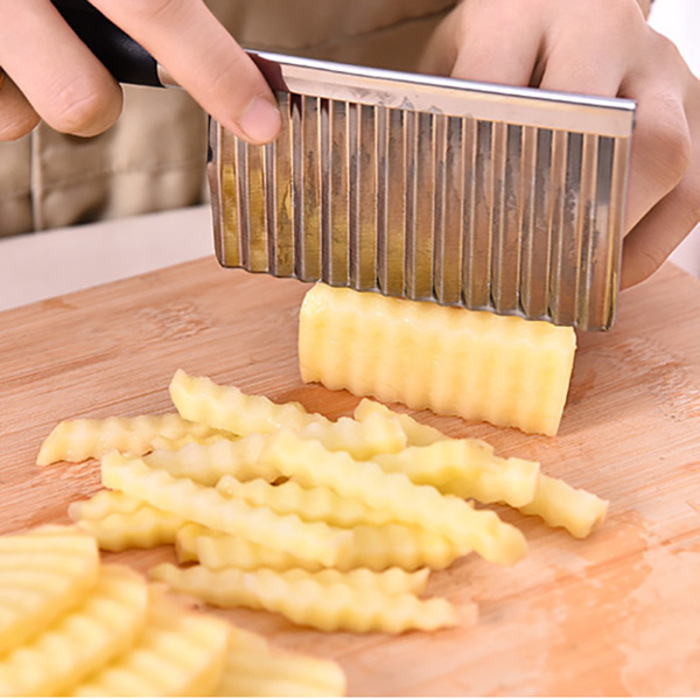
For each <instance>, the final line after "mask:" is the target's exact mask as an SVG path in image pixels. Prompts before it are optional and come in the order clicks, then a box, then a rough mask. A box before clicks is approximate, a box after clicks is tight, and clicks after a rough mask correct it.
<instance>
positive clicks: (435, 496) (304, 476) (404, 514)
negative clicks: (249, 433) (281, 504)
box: [260, 430, 527, 564]
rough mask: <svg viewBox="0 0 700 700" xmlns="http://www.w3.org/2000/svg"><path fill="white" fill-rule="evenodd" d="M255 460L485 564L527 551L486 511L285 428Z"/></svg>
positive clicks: (521, 541) (520, 537)
mask: <svg viewBox="0 0 700 700" xmlns="http://www.w3.org/2000/svg"><path fill="white" fill-rule="evenodd" d="M260 459H261V461H263V462H266V463H269V464H272V465H273V466H275V467H277V468H278V469H279V470H280V472H281V473H282V474H283V475H284V476H288V477H293V478H294V479H295V480H297V481H298V482H299V483H301V484H302V485H305V486H315V485H323V486H329V487H330V488H332V489H334V490H335V491H337V492H338V493H339V494H343V495H344V496H346V497H349V498H357V499H362V500H364V501H365V502H366V503H367V504H368V505H369V506H370V507H372V508H379V509H385V510H386V511H387V512H388V513H390V514H391V517H392V519H393V520H395V521H398V522H404V523H414V524H417V525H421V526H422V527H424V528H427V529H430V530H434V531H435V532H439V533H440V534H442V535H444V536H446V537H448V538H450V539H451V540H452V541H453V542H456V543H458V544H460V545H465V544H467V545H468V546H470V547H472V548H473V549H474V551H475V552H477V553H478V554H480V555H481V556H482V557H483V558H484V559H487V560H488V561H493V562H498V563H503V564H513V563H515V562H516V561H518V560H520V559H521V558H522V557H523V556H525V554H526V553H527V542H526V541H525V537H524V536H523V534H522V532H520V530H518V529H517V528H516V527H513V526H512V525H509V524H507V523H504V522H503V521H502V520H501V519H500V518H499V517H498V515H497V514H496V513H495V512H494V511H492V510H477V509H475V508H474V507H473V506H472V505H471V504H470V503H468V502H466V501H463V500H462V499H460V498H457V497H456V496H445V495H443V494H441V493H440V492H439V491H438V490H437V489H435V488H434V487H432V486H418V485H416V484H414V483H413V482H412V481H411V480H410V479H409V478H408V477H407V476H405V475H404V474H387V473H386V472H384V471H382V469H381V467H379V465H377V464H375V463H373V462H358V461H356V460H353V459H352V457H351V456H350V455H349V454H347V453H346V452H329V451H328V450H326V449H325V448H324V447H323V445H321V443H320V442H318V441H317V440H302V439H301V438H299V437H298V436H296V435H295V434H294V433H292V432H291V431H289V430H280V431H279V432H278V433H276V434H274V435H273V436H271V438H270V441H269V442H268V444H267V446H266V447H265V449H264V451H263V453H262V455H261V457H260Z"/></svg>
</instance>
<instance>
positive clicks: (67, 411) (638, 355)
mask: <svg viewBox="0 0 700 700" xmlns="http://www.w3.org/2000/svg"><path fill="white" fill-rule="evenodd" d="M306 288H307V287H306V286H305V285H302V284H300V283H297V282H294V281H290V280H275V279H273V278H271V277H266V276H254V275H250V274H248V273H245V272H241V271H231V270H222V269H220V268H219V267H218V266H217V264H216V262H215V261H214V260H213V259H204V260H198V261H195V262H192V263H186V264H183V265H179V266H177V267H173V268H169V269H166V270H162V271H158V272H155V273H151V274H147V275H144V276H141V277H136V278H132V279H128V280H125V281H121V282H116V283H111V284H108V285H105V286H102V287H97V288H93V289H89V290H86V291H82V292H78V293H75V294H71V295H67V296H64V297H60V298H55V299H50V300H47V301H44V302H41V303H37V304H33V305H30V306H26V307H23V308H20V309H16V310H12V311H7V312H4V313H2V314H0V406H1V407H2V422H1V423H0V482H1V483H0V507H1V508H2V520H1V522H0V532H2V533H6V532H11V531H15V530H20V529H22V528H27V527H30V526H33V525H37V524H40V523H47V522H67V517H66V509H67V506H68V504H69V503H70V502H71V501H72V500H75V499H78V498H82V497H86V496H89V495H90V494H92V493H93V492H94V491H95V490H97V488H99V474H98V466H97V464H96V463H94V462H91V463H88V464H85V465H65V464H61V465H56V466H53V467H49V468H43V469H42V468H38V467H36V466H34V460H35V457H36V454H37V451H38V449H39V446H40V444H41V441H42V440H43V439H44V438H45V437H46V435H47V434H48V433H49V431H50V430H51V428H52V427H53V426H54V425H55V424H56V423H57V422H58V421H59V420H61V419H64V418H69V417H78V416H86V417H87V416H90V417H106V416H110V415H135V414H139V413H147V412H163V411H167V410H172V408H171V405H170V402H169V398H168V392H167V386H168V383H169V381H170V378H171V376H172V374H173V372H174V371H175V370H176V369H177V368H178V367H182V368H183V369H185V370H186V371H187V372H189V373H192V374H206V375H209V376H211V377H212V378H213V379H214V380H215V381H218V382H224V383H232V384H236V385H238V386H239V387H240V388H242V389H243V390H245V391H248V392H257V393H264V394H266V395H268V396H270V397H271V398H272V399H274V400H276V401H287V400H290V399H294V400H299V401H301V402H302V403H303V404H304V405H305V406H306V407H307V408H308V409H310V410H314V411H320V412H322V413H324V414H326V415H327V416H329V417H331V418H335V417H337V416H340V415H343V414H346V413H349V412H350V411H351V410H352V409H353V408H354V406H355V405H356V403H357V401H358V399H357V398H356V397H353V396H351V395H350V394H347V393H345V392H330V391H327V390H325V389H323V388H322V387H319V386H304V385H303V384H302V383H301V380H300V378H299V374H298V370H297V354H296V342H297V317H298V311H299V305H300V302H301V299H302V296H303V294H304V292H305V290H306ZM415 415H416V416H417V417H418V418H419V419H420V420H423V421H425V422H428V423H430V424H432V425H435V426H437V427H439V428H441V429H442V430H444V431H445V432H447V433H448V434H450V435H453V436H476V437H481V438H485V439H487V440H489V441H490V442H491V443H492V444H494V446H495V447H496V449H497V451H498V452H499V453H501V454H503V455H507V456H510V455H517V456H521V457H525V458H528V459H535V460H539V461H540V462H541V464H542V468H543V470H544V471H546V472H547V473H549V474H551V475H553V476H558V477H562V478H565V479H567V480H568V481H569V482H570V483H572V484H574V485H576V486H581V487H585V488H587V489H589V490H591V491H593V492H595V493H597V494H598V495H599V496H601V497H604V498H607V499H609V500H610V503H611V506H610V514H609V517H608V519H607V520H606V522H605V523H604V524H603V525H602V526H600V527H599V529H598V530H597V531H596V532H595V534H594V535H593V536H591V537H590V538H589V539H587V540H584V541H578V540H575V539H573V538H571V537H570V536H568V535H567V534H566V533H565V532H563V531H558V530H557V531H554V530H550V529H548V528H547V527H546V526H544V525H543V524H542V523H541V522H540V521H538V520H537V519H535V518H526V517H524V516H520V515H517V514H513V513H511V512H507V511H505V510H504V511H502V515H503V517H504V518H506V519H508V520H509V521H510V522H512V523H514V524H517V525H518V526H520V527H522V529H523V531H524V532H525V534H526V536H527V538H528V540H529V543H530V552H529V555H528V556H527V558H526V559H525V560H524V561H522V562H520V563H518V564H517V565H516V566H514V567H510V568H506V567H501V566H497V565H494V564H488V563H486V562H484V561H481V560H480V559H479V558H477V557H476V556H470V557H466V558H463V559H461V560H460V561H458V562H457V563H456V564H455V565H453V566H452V567H451V568H450V569H448V570H446V571H443V572H438V573H434V574H433V575H432V576H431V583H430V590H431V592H434V593H436V594H440V595H444V596H446V597H447V598H449V600H451V601H452V602H453V603H454V604H455V606H457V608H458V610H460V611H461V612H462V615H463V618H464V619H463V620H462V623H461V624H460V625H459V626H458V627H457V628H456V629H452V630H446V631H441V632H437V633H434V634H425V633H409V634H404V635H401V636H398V637H391V636H387V635H379V634H370V635H356V634H344V633H335V634H323V633H318V632H314V631H310V630H307V629H301V628H298V627H295V626H294V625H292V624H291V623H288V622H287V621H285V620H284V619H283V618H281V617H279V616H277V615H273V614H268V613H264V612H254V611H246V610H237V611H232V612H227V613H221V614H224V615H226V616H229V617H230V618H232V619H234V620H236V621H237V622H239V623H240V624H242V625H244V626H247V627H249V628H251V629H255V630H258V631H262V632H264V633H265V634H267V635H268V637H269V638H270V640H271V641H272V642H274V643H277V644H280V645H283V646H285V647H289V648H296V649H300V650H305V651H308V652H314V653H317V654H319V655H322V656H329V657H333V658H336V659H337V660H338V661H339V662H340V663H341V664H342V666H343V667H344V669H345V670H346V672H347V675H348V679H349V693H350V694H353V695H374V696H383V695H462V696H464V695H679V694H691V695H692V694H698V693H700V283H698V282H697V281H696V280H694V279H692V278H691V277H689V276H687V275H685V274H684V273H682V272H680V271H679V270H678V269H676V268H674V267H672V266H670V265H667V266H666V267H665V268H664V269H663V270H662V271H661V272H660V273H658V274H657V275H656V276H655V277H654V278H652V280H651V281H649V282H647V283H645V284H643V285H640V286H639V287H637V288H635V289H632V290H630V291H628V292H626V293H624V294H623V295H622V300H621V308H620V314H619V318H618V322H617V324H616V326H615V328H614V329H613V330H612V331H610V332H608V333H603V334H580V335H579V350H578V352H577V356H576V361H575V367H574V374H573V378H572V384H571V389H570V394H569V400H568V404H567V407H566V410H565V414H564V418H563V421H562V426H561V430H560V433H559V435H558V436H557V437H556V438H545V437H537V436H528V435H524V434H523V433H520V432H519V431H517V430H508V429H502V428H495V427H491V426H488V425H485V424H476V423H467V422H464V421H461V420H458V419H456V418H444V417H437V416H434V415H432V414H430V413H429V412H422V413H418V414H415ZM105 559H109V560H120V561H126V562H129V563H131V564H133V565H134V566H135V567H137V568H139V569H142V570H145V569H146V568H147V567H148V566H150V565H152V564H154V563H156V562H159V561H163V560H171V559H172V552H171V551H170V549H169V548H167V547H161V548H159V549H156V550H151V551H131V552H127V553H124V554H120V555H105ZM472 600H473V601H476V603H477V604H478V609H479V617H478V620H477V621H473V620H470V619H469V614H468V611H469V610H470V607H471V605H470V604H471V601H472Z"/></svg>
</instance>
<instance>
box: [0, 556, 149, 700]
mask: <svg viewBox="0 0 700 700" xmlns="http://www.w3.org/2000/svg"><path fill="white" fill-rule="evenodd" d="M148 598H149V596H148V584H147V583H146V581H145V579H144V578H143V576H141V575H139V574H137V573H136V572H135V571H132V570H131V569H128V568H126V567H122V566H116V565H103V566H102V567H101V570H100V575H99V578H98V581H97V584H96V585H95V588H94V589H93V590H92V591H91V592H90V594H89V595H88V596H87V597H86V598H85V600H84V602H83V603H82V605H80V606H79V607H77V608H73V609H72V610H70V611H68V612H67V613H65V614H64V615H63V616H62V617H60V618H59V619H58V620H56V621H55V622H54V624H53V625H51V626H50V627H49V628H47V629H46V630H44V631H42V633H41V634H40V635H38V636H37V637H35V638H34V639H32V640H30V641H28V642H27V643H26V644H24V645H23V646H19V647H16V648H14V649H13V650H12V651H10V652H9V653H7V654H6V655H5V656H4V657H3V658H2V659H0V695H5V696H7V695H10V696H17V695H43V696H49V695H61V694H63V693H65V692H67V691H69V690H70V688H72V687H73V686H74V685H76V684H77V683H79V682H80V680H81V679H82V678H84V677H86V676H88V675H90V674H91V673H93V672H94V671H96V670H97V669H99V668H101V667H102V666H103V665H104V664H106V663H108V662H109V661H110V660H111V659H113V658H114V657H116V656H118V655H119V654H121V653H123V652H125V651H126V650H127V649H129V648H131V646H132V645H133V644H134V642H135V640H136V638H137V637H138V635H139V634H140V632H141V630H142V629H143V626H144V622H145V619H146V610H147V607H148Z"/></svg>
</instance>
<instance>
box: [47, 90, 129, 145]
mask: <svg viewBox="0 0 700 700" xmlns="http://www.w3.org/2000/svg"><path fill="white" fill-rule="evenodd" d="M117 116H118V115H117V114H115V110H114V105H113V100H112V99H111V95H110V92H109V90H107V89H105V88H104V87H103V86H100V85H97V84H95V83H94V82H93V81H90V80H84V79H81V78H76V79H75V80H73V81H71V82H69V83H67V84H66V85H65V87H63V88H62V89H61V90H59V91H58V93H57V94H56V97H55V99H54V101H53V113H52V117H51V122H50V123H51V126H53V127H54V128H56V129H58V130H59V131H63V132H66V133H71V134H78V135H87V134H89V135H92V134H94V133H99V132H100V131H103V130H104V129H106V128H107V127H108V126H110V125H111V124H112V123H113V122H114V121H115V119H116V117H117ZM47 121H49V119H48V118H47Z"/></svg>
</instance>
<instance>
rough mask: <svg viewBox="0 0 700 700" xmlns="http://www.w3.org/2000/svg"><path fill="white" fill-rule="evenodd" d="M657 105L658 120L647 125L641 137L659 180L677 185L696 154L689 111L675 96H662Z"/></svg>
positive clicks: (657, 100)
mask: <svg viewBox="0 0 700 700" xmlns="http://www.w3.org/2000/svg"><path fill="white" fill-rule="evenodd" d="M656 102H657V104H656V118H655V119H654V120H653V121H651V122H650V123H649V124H647V125H646V126H645V128H644V130H643V132H642V135H641V136H640V138H641V139H642V140H643V141H644V146H645V150H646V151H647V152H648V153H649V156H650V158H649V161H650V164H652V163H653V167H654V168H655V169H656V173H657V177H658V179H659V180H662V181H664V182H667V183H670V184H677V183H678V182H679V181H680V180H681V178H682V177H683V176H684V175H685V173H686V172H687V170H688V168H689V167H690V165H691V159H692V154H693V144H692V140H691V136H690V131H689V128H688V123H687V120H686V115H685V111H684V109H683V106H682V104H680V103H679V101H678V99H677V97H676V96H673V95H659V96H657V98H656Z"/></svg>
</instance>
